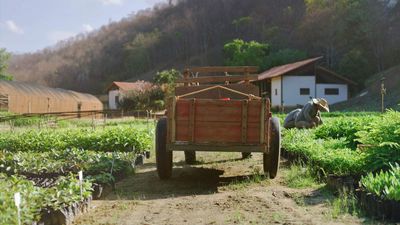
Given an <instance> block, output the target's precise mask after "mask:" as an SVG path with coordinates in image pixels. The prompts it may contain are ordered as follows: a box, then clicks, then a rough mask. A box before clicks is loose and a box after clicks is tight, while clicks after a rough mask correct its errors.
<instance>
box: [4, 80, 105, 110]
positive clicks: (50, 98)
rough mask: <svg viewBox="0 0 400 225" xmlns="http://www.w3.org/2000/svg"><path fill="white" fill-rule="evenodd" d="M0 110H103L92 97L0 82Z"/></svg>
mask: <svg viewBox="0 0 400 225" xmlns="http://www.w3.org/2000/svg"><path fill="white" fill-rule="evenodd" d="M0 109H1V110H5V111H9V112H13V113H18V114H22V113H48V112H74V111H90V110H103V105H102V103H101V102H100V101H99V100H98V99H97V98H96V97H94V96H93V95H90V94H83V93H79V92H75V91H69V90H64V89H59V88H49V87H44V86H40V85H36V84H31V83H25V82H17V81H0Z"/></svg>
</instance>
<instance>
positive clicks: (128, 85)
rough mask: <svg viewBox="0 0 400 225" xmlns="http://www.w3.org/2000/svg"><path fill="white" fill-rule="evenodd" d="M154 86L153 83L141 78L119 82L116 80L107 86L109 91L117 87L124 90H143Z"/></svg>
mask: <svg viewBox="0 0 400 225" xmlns="http://www.w3.org/2000/svg"><path fill="white" fill-rule="evenodd" d="M152 86H153V84H152V83H150V82H147V81H143V80H139V81H136V82H118V81H114V82H112V84H111V85H110V86H109V87H108V88H107V91H109V90H111V89H112V88H114V87H116V88H118V89H121V90H123V91H143V90H146V89H148V88H151V87H152Z"/></svg>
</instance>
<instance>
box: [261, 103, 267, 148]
mask: <svg viewBox="0 0 400 225" xmlns="http://www.w3.org/2000/svg"><path fill="white" fill-rule="evenodd" d="M265 104H266V103H265V101H264V100H263V101H262V102H261V108H260V112H261V113H260V143H261V144H264V143H265V108H266V107H265Z"/></svg>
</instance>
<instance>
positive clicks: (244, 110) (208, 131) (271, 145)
mask: <svg viewBox="0 0 400 225" xmlns="http://www.w3.org/2000/svg"><path fill="white" fill-rule="evenodd" d="M216 72H223V73H225V76H208V77H199V76H198V74H199V73H216ZM254 72H257V68H255V67H200V68H192V69H187V70H185V72H184V78H183V79H180V80H178V81H177V83H183V84H184V85H183V86H177V87H176V89H175V95H176V96H175V97H172V98H171V99H170V101H169V102H168V105H167V113H166V117H163V118H161V119H160V120H159V121H158V123H157V127H156V160H157V171H158V175H159V177H160V179H168V178H170V177H171V173H172V152H173V151H184V152H185V160H186V162H187V163H188V164H191V163H194V162H195V160H196V154H195V152H196V151H222V152H241V153H242V154H243V156H244V157H245V156H247V155H248V154H250V153H251V152H261V153H263V163H264V166H263V167H264V172H265V174H266V175H269V176H270V178H274V177H275V176H276V174H277V171H278V168H279V158H280V142H281V140H280V139H281V135H280V125H279V120H278V119H277V118H275V117H271V112H270V101H269V99H263V98H260V97H258V95H259V91H258V88H257V86H255V85H252V84H250V81H251V80H256V79H257V76H256V75H251V73H254ZM229 73H241V75H232V76H229ZM210 83H211V85H210Z"/></svg>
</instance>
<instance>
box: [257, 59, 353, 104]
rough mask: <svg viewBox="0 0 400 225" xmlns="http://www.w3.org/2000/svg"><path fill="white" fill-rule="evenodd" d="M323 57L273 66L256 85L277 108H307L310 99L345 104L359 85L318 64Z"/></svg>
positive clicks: (261, 74)
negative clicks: (301, 106)
mask: <svg viewBox="0 0 400 225" xmlns="http://www.w3.org/2000/svg"><path fill="white" fill-rule="evenodd" d="M321 59H322V57H316V58H311V59H307V60H303V61H299V62H295V63H290V64H286V65H282V66H277V67H273V68H271V69H269V70H267V71H264V72H262V73H260V74H259V75H258V80H257V81H255V82H254V83H255V84H257V85H258V86H259V88H260V93H261V96H266V97H270V99H271V105H272V106H273V107H276V108H282V107H286V108H292V107H297V106H298V105H304V104H305V103H306V102H307V101H309V100H310V98H325V99H326V100H327V101H328V102H329V104H334V103H337V102H342V101H346V100H347V99H349V98H350V93H352V91H351V90H352V89H354V88H355V87H356V86H357V84H356V83H355V82H354V81H352V80H350V79H348V78H346V77H344V76H341V75H339V74H337V73H335V72H333V71H331V70H329V69H326V68H324V67H322V66H319V65H318V62H319V61H320V60H321Z"/></svg>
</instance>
